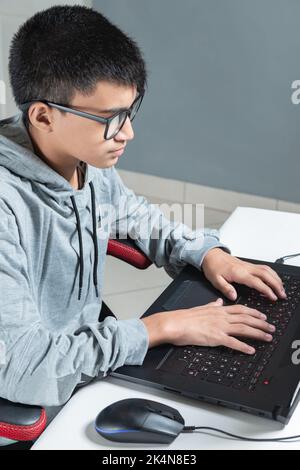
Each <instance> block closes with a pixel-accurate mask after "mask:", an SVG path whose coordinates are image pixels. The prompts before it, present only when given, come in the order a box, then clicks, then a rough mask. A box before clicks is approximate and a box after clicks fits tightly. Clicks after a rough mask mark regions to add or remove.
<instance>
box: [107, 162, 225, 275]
mask: <svg viewBox="0 0 300 470" xmlns="http://www.w3.org/2000/svg"><path fill="white" fill-rule="evenodd" d="M111 171H112V179H113V184H112V199H113V206H114V208H115V211H116V212H115V214H114V217H113V218H112V219H111V237H114V236H115V235H116V234H118V237H119V238H126V237H127V236H129V237H130V238H132V239H133V240H134V241H135V243H136V244H137V246H138V247H139V248H140V249H141V250H142V251H143V252H144V253H145V254H146V255H147V256H148V258H149V259H151V261H152V262H153V263H154V264H155V265H156V266H157V267H164V269H165V270H166V272H167V273H168V274H169V275H170V276H171V277H173V278H174V277H175V276H176V275H177V274H178V273H179V272H180V271H181V269H182V268H183V267H184V266H185V265H187V264H191V265H193V266H195V267H196V268H198V269H201V264H202V261H203V259H204V257H205V255H206V254H207V253H208V251H209V250H211V249H212V248H217V247H220V248H222V249H224V250H225V251H226V252H228V253H230V249H229V248H228V247H226V246H225V245H223V244H222V243H221V242H220V241H219V233H218V231H217V230H214V229H208V228H204V229H203V230H197V231H193V230H191V229H190V228H189V227H188V226H187V225H185V224H183V223H180V222H171V221H170V220H169V219H167V218H166V217H165V216H164V214H163V213H162V212H161V210H160V209H159V208H158V207H157V205H156V204H150V203H149V202H148V201H147V200H146V199H145V198H144V197H143V196H137V195H136V194H135V193H134V192H133V191H132V190H131V189H129V188H127V187H126V186H125V185H124V183H123V181H122V179H121V177H120V175H119V174H118V173H117V171H116V170H115V168H114V167H113V168H112V169H111Z"/></svg>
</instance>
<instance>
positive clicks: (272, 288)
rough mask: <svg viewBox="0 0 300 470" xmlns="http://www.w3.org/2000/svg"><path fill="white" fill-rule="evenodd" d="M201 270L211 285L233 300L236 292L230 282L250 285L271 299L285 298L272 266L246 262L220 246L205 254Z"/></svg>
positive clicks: (279, 280)
mask: <svg viewBox="0 0 300 470" xmlns="http://www.w3.org/2000/svg"><path fill="white" fill-rule="evenodd" d="M202 270H203V272H204V274H205V277H206V278H207V279H208V280H209V281H210V282H211V283H212V285H213V286H214V287H216V288H217V289H218V290H219V291H221V292H222V293H223V294H224V295H225V296H226V297H227V298H228V299H230V300H233V301H234V300H236V299H237V292H236V290H235V289H234V287H233V286H232V285H231V282H236V283H238V284H245V285H246V286H248V287H252V288H254V289H256V290H258V291H259V292H260V293H262V294H264V295H265V296H266V297H268V298H269V299H270V300H272V301H276V300H278V297H280V298H282V299H286V298H287V297H286V293H285V291H284V287H283V284H282V280H281V279H280V277H279V276H278V274H277V273H276V272H275V271H274V270H273V269H272V268H270V267H269V266H267V265H264V264H252V263H247V262H246V261H242V260H240V259H238V258H236V257H234V256H231V255H230V254H228V253H226V252H225V251H223V250H221V249H220V248H213V249H211V250H210V251H209V252H208V253H207V254H206V256H205V257H204V260H203V262H202ZM277 296H278V297H277Z"/></svg>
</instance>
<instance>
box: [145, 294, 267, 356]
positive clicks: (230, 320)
mask: <svg viewBox="0 0 300 470" xmlns="http://www.w3.org/2000/svg"><path fill="white" fill-rule="evenodd" d="M155 315H160V316H161V317H160V321H161V322H162V323H161V324H160V328H162V331H164V342H168V343H171V344H174V345H176V346H186V345H194V346H226V347H228V348H232V349H235V350H237V351H240V352H243V353H245V354H254V353H255V349H254V348H253V347H251V346H249V345H248V344H246V343H244V342H243V341H240V340H238V339H237V338H236V337H237V336H238V337H247V338H251V339H255V340H259V341H267V342H270V341H272V339H273V338H272V335H271V333H274V331H275V327H274V326H273V325H270V324H269V323H267V321H266V319H267V317H266V315H264V314H263V313H261V312H259V311H258V310H255V309H252V308H249V307H245V306H244V305H227V306H223V301H222V299H218V300H217V301H214V302H211V303H209V304H206V305H203V306H200V307H193V308H189V309H182V310H173V311H171V312H167V313H166V312H163V313H158V314H155ZM155 315H150V317H146V318H145V319H143V321H144V322H145V324H146V327H147V326H148V331H149V336H150V346H149V347H151V346H154V345H156V344H161V343H162V342H163V341H160V342H158V343H157V341H155V338H154V343H156V344H152V345H151V326H150V321H151V317H155ZM149 326H150V330H149ZM157 326H158V325H157ZM153 327H154V324H153ZM153 333H154V335H155V332H154V331H153ZM156 339H157V338H156Z"/></svg>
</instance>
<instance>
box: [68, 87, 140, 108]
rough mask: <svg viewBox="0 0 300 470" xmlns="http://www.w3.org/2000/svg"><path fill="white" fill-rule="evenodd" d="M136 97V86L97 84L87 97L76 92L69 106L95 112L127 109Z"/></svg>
mask: <svg viewBox="0 0 300 470" xmlns="http://www.w3.org/2000/svg"><path fill="white" fill-rule="evenodd" d="M136 96H137V89H136V86H125V85H119V84H115V83H109V82H99V83H98V84H97V86H96V88H95V90H94V92H93V93H92V94H91V95H89V96H86V95H83V94H82V93H80V92H78V91H76V93H75V95H74V96H73V99H72V102H71V103H70V104H72V105H73V106H83V107H88V108H90V109H95V110H110V109H118V108H129V106H130V105H131V104H132V102H133V101H134V100H135V98H136Z"/></svg>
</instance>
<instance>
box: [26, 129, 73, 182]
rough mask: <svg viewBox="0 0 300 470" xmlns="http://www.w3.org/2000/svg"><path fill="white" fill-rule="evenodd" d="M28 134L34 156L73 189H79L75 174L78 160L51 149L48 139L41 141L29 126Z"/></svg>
mask: <svg viewBox="0 0 300 470" xmlns="http://www.w3.org/2000/svg"><path fill="white" fill-rule="evenodd" d="M28 134H29V136H30V139H31V142H32V146H33V148H34V152H35V154H36V155H37V156H38V157H39V158H40V159H41V160H43V161H44V162H45V163H46V164H47V165H48V166H50V167H51V168H52V169H53V170H54V171H56V172H57V173H58V174H59V175H61V176H62V177H63V178H65V179H66V180H67V181H68V183H70V185H71V186H72V187H73V188H74V189H80V188H79V178H78V172H77V167H78V164H79V161H78V159H76V158H74V157H70V156H66V155H63V154H62V153H61V152H59V151H57V150H55V149H54V148H52V147H51V143H49V140H50V139H49V138H48V139H47V138H45V139H42V138H41V137H40V136H38V135H37V134H36V131H35V129H34V128H32V127H31V126H30V128H29V129H28ZM48 137H49V136H48Z"/></svg>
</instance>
